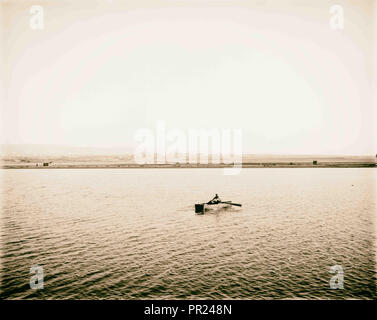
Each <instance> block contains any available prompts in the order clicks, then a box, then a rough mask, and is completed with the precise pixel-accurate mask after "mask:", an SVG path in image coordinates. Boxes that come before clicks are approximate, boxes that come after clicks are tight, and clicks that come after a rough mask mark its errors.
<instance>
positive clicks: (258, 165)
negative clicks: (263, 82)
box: [1, 162, 377, 169]
mask: <svg viewBox="0 0 377 320" xmlns="http://www.w3.org/2000/svg"><path fill="white" fill-rule="evenodd" d="M233 166H234V165H233V164H230V165H226V164H212V163H210V164H145V165H138V164H130V163H127V164H122V163H83V164H78V163H49V164H45V165H43V164H40V163H22V164H21V163H17V164H16V163H12V164H3V165H2V166H1V168H2V169H149V168H155V169H156V168H157V169H172V168H173V169H180V168H181V169H188V168H190V169H200V168H231V167H233ZM376 166H377V164H376V163H374V162H318V163H317V164H313V163H309V162H289V163H285V162H284V163H282V162H280V163H278V162H253V163H250V162H247V163H243V164H242V168H375V167H376Z"/></svg>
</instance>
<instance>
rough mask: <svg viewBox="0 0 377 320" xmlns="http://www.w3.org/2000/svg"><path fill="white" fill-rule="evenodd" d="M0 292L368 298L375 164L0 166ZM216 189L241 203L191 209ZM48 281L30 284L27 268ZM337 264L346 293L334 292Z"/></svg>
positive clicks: (372, 278)
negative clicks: (235, 170)
mask: <svg viewBox="0 0 377 320" xmlns="http://www.w3.org/2000/svg"><path fill="white" fill-rule="evenodd" d="M2 180H3V186H2V202H3V203H2V205H3V210H2V215H1V220H2V256H1V262H2V270H1V275H2V283H1V293H0V295H1V297H2V298H8V299H20V298H23V299H35V298H38V299H100V298H101V299H168V298H176V299H183V298H186V299H199V298H200V299H204V298H210V299H286V298H298V299H301V298H303V299H308V298H314V299H323V298H324V299H327V298H336V299H343V298H347V299H348V298H357V299H364V298H368V299H369V298H376V255H375V252H376V249H375V237H376V228H375V223H376V201H375V198H376V192H375V191H376V188H375V187H376V185H375V182H376V170H374V169H319V168H313V169H278V168H276V169H243V170H242V172H241V174H240V175H238V176H224V175H222V171H221V169H114V170H112V169H83V170H81V169H47V170H2ZM215 193H219V195H220V196H221V197H222V199H223V200H233V201H234V202H239V203H242V205H243V207H242V208H241V209H239V208H234V209H232V210H227V211H220V212H217V213H209V214H205V215H202V216H200V215H195V214H194V210H193V205H194V203H196V202H203V201H206V200H208V199H209V198H210V197H211V196H213V195H214V194H215ZM35 264H37V265H40V266H43V269H44V270H43V271H44V289H40V290H32V289H30V285H29V280H30V277H31V276H32V275H31V274H30V273H29V272H30V267H31V266H32V265H35ZM333 265H341V266H342V268H343V270H344V289H343V290H341V289H337V290H334V289H331V288H330V286H329V281H330V278H331V277H332V276H334V274H331V273H330V272H329V270H330V267H331V266H333Z"/></svg>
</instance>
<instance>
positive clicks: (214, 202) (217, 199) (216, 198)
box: [208, 193, 221, 204]
mask: <svg viewBox="0 0 377 320" xmlns="http://www.w3.org/2000/svg"><path fill="white" fill-rule="evenodd" d="M220 202H221V199H220V197H219V196H218V194H217V193H216V195H215V197H214V198H213V199H212V200H211V201H209V202H208V204H216V203H220Z"/></svg>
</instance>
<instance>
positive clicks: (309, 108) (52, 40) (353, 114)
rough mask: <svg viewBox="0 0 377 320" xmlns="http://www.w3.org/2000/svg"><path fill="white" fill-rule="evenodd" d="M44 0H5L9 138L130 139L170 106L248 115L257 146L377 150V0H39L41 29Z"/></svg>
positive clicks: (235, 118)
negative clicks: (337, 26) (336, 13)
mask: <svg viewBox="0 0 377 320" xmlns="http://www.w3.org/2000/svg"><path fill="white" fill-rule="evenodd" d="M33 4H36V2H34V1H18V0H14V1H3V2H2V10H1V11H2V12H1V14H0V18H1V17H2V19H1V21H0V22H1V24H0V26H1V34H0V50H1V52H2V61H1V63H0V67H1V76H2V78H3V85H4V90H3V100H2V103H1V114H2V128H1V133H2V135H1V140H0V142H1V143H6V144H29V143H32V144H53V145H69V146H93V147H105V146H106V147H120V146H127V147H129V146H133V145H134V143H135V142H134V140H133V134H134V132H135V130H137V129H140V128H145V127H147V128H152V129H153V128H155V124H156V122H157V121H159V120H162V121H164V122H165V123H166V126H167V128H168V129H169V128H171V129H176V128H179V129H189V128H201V129H211V128H219V129H221V128H231V129H232V128H241V129H242V131H243V146H244V152H247V153H255V154H258V153H261V154H266V153H268V154H348V155H350V154H355V155H356V154H360V155H367V154H376V153H377V148H376V138H377V134H376V132H377V130H376V127H377V122H376V118H377V112H376V111H375V104H376V102H377V94H376V91H377V81H376V76H374V78H373V74H374V75H376V74H377V63H376V59H377V47H376V38H377V29H376V28H377V23H376V21H377V5H376V0H348V1H343V0H339V1H329V0H310V1H309V0H306V1H305V0H296V1H294V0H290V1H289V0H281V1H272V0H265V1H263V0H259V1H230V0H229V1H228V0H219V1H217V0H210V1H204V0H191V1H188V0H163V1H160V0H153V1H146V0H138V1H136V0H133V1H122V0H112V1H111V0H99V1H95V0H92V1H86V0H85V1H80V0H75V1H74V0H70V1H64V0H59V1H58V0H49V1H38V2H37V4H39V5H42V6H43V9H44V29H43V30H33V29H32V28H31V27H30V24H29V22H30V17H31V16H32V14H31V13H30V7H31V5H33ZM334 4H339V5H342V6H343V8H344V29H343V30H332V29H331V28H330V26H329V20H330V18H331V14H330V13H329V9H330V7H331V6H332V5H334ZM373 50H374V53H373ZM373 59H374V61H373ZM373 81H374V82H373ZM373 97H374V98H375V100H374V105H373V100H372V99H373ZM373 106H374V109H373V108H372V107H373Z"/></svg>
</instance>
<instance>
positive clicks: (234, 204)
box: [220, 201, 242, 207]
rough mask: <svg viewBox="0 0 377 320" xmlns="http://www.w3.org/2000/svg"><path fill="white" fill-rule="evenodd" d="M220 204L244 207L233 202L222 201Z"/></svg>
mask: <svg viewBox="0 0 377 320" xmlns="http://www.w3.org/2000/svg"><path fill="white" fill-rule="evenodd" d="M220 203H228V204H231V205H232V206H237V207H242V204H240V203H233V202H232V201H221V202H220Z"/></svg>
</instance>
